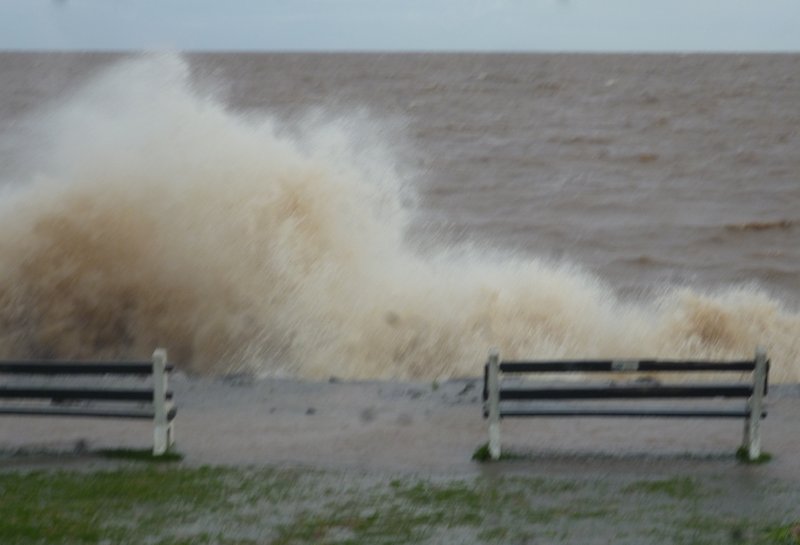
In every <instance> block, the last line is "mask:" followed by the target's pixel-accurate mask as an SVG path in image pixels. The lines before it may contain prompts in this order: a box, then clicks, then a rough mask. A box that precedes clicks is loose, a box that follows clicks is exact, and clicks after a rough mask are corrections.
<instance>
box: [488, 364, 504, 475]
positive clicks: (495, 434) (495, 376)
mask: <svg viewBox="0 0 800 545" xmlns="http://www.w3.org/2000/svg"><path fill="white" fill-rule="evenodd" d="M488 378H489V384H488V389H489V456H490V457H491V458H492V460H498V459H500V454H501V452H500V380H499V379H500V353H499V352H498V351H497V350H496V349H493V350H491V351H490V352H489V377H488Z"/></svg>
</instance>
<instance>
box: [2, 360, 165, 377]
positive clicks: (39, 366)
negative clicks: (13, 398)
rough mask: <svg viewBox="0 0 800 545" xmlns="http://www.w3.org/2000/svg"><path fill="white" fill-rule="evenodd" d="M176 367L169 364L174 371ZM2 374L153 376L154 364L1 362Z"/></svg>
mask: <svg viewBox="0 0 800 545" xmlns="http://www.w3.org/2000/svg"><path fill="white" fill-rule="evenodd" d="M174 367H175V366H174V365H173V364H171V363H168V364H167V367H166V370H167V371H172V370H173V369H174ZM0 373H3V374H15V375H152V374H153V363H152V362H149V361H146V362H138V361H137V362H93V361H47V360H35V361H0Z"/></svg>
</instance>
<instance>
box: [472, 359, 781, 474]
mask: <svg viewBox="0 0 800 545" xmlns="http://www.w3.org/2000/svg"><path fill="white" fill-rule="evenodd" d="M577 373H579V374H593V373H611V374H621V376H624V377H631V376H634V377H638V378H640V379H641V378H642V375H643V374H647V375H648V377H647V378H648V380H645V381H641V380H638V381H627V382H624V383H618V382H616V381H614V382H611V383H606V384H603V383H601V382H599V381H597V380H588V379H585V380H583V382H577V383H576V382H574V381H571V382H568V383H561V384H556V385H553V384H543V383H541V382H539V383H534V384H531V383H530V382H521V381H517V383H509V382H510V381H504V380H503V377H504V376H506V375H508V376H511V377H514V376H524V375H530V374H534V375H548V376H553V375H555V376H564V375H569V374H571V375H572V378H574V377H575V374H577ZM657 373H673V374H679V375H682V378H684V377H685V375H686V374H695V373H708V374H713V375H716V374H718V373H719V374H721V373H728V374H730V373H739V374H740V376H741V374H742V373H751V376H752V378H751V380H749V381H747V382H743V381H742V380H739V381H737V382H726V383H711V382H708V381H703V382H700V381H697V382H693V383H687V382H685V381H684V382H678V383H668V384H662V383H661V382H660V381H658V380H652V378H651V377H649V375H650V374H657ZM768 375H769V360H768V359H767V356H766V352H765V351H763V350H761V349H757V350H756V355H755V358H754V359H752V360H739V361H665V360H580V361H500V355H499V353H498V352H497V351H496V350H492V351H491V352H490V354H489V360H488V362H487V363H486V366H485V367H484V382H483V384H484V386H483V400H484V404H483V414H484V418H488V419H489V451H490V455H491V457H492V458H495V459H496V458H498V457H499V456H500V427H499V423H500V419H501V418H507V417H535V416H539V417H541V416H554V417H571V416H596V417H620V416H621V417H659V418H694V417H703V418H710V417H722V418H744V419H745V422H746V424H745V437H744V440H743V443H742V444H743V446H746V448H747V450H748V456H749V457H750V459H756V458H758V456H759V455H760V448H761V447H760V436H759V427H758V423H759V421H760V420H761V418H763V417H765V416H766V412H765V411H764V410H763V398H764V396H765V395H766V394H767V384H768V380H767V377H768ZM618 376H619V375H618ZM583 378H585V377H583ZM737 398H739V399H746V400H747V402H746V403H744V404H741V403H740V404H739V405H738V406H731V405H730V403H726V404H725V405H721V404H720V403H719V402H718V401H719V400H731V399H737ZM612 399H614V400H626V401H625V402H623V403H621V404H617V405H615V406H609V405H608V404H607V403H604V401H606V400H612ZM663 399H705V400H706V401H711V406H709V404H708V403H706V405H705V406H701V407H697V406H688V405H686V404H684V403H681V404H672V405H670V406H666V407H665V406H663V404H662V405H659V406H647V407H643V406H641V405H638V404H633V405H632V404H631V403H629V401H632V400H663ZM567 401H569V402H573V403H571V404H569V403H564V402H567ZM651 405H652V404H651Z"/></svg>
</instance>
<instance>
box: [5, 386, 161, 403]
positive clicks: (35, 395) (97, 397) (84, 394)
mask: <svg viewBox="0 0 800 545" xmlns="http://www.w3.org/2000/svg"><path fill="white" fill-rule="evenodd" d="M0 398H3V399H52V400H64V401H67V400H93V401H152V400H153V390H152V389H150V390H148V389H128V390H120V389H97V388H50V387H42V388H34V387H16V386H3V387H0ZM166 398H167V399H172V392H166Z"/></svg>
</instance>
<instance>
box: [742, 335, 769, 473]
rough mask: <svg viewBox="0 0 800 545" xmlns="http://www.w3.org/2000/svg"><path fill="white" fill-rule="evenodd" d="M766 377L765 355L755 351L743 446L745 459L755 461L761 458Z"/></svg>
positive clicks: (763, 352)
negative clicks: (751, 393) (748, 414)
mask: <svg viewBox="0 0 800 545" xmlns="http://www.w3.org/2000/svg"><path fill="white" fill-rule="evenodd" d="M766 376H767V353H766V351H765V350H764V349H763V348H761V347H758V348H757V349H756V368H755V370H754V371H753V395H752V396H751V397H750V400H749V401H748V405H749V408H750V416H749V418H748V419H747V420H745V436H744V440H745V445H746V447H747V457H748V458H749V459H750V460H757V459H758V457H759V456H761V429H760V424H761V413H762V410H763V407H764V385H765V382H766Z"/></svg>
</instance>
